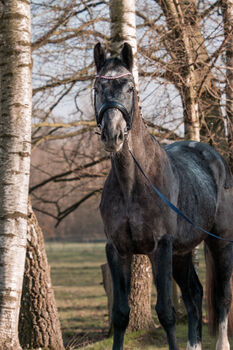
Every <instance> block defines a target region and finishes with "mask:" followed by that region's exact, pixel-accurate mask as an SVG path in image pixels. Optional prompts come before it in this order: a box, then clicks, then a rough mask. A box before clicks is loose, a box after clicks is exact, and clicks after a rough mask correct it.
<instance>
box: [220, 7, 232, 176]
mask: <svg viewBox="0 0 233 350" xmlns="http://www.w3.org/2000/svg"><path fill="white" fill-rule="evenodd" d="M222 13H223V23H224V35H225V39H226V48H225V52H226V115H227V129H228V130H227V131H228V145H229V157H228V160H229V165H230V168H231V171H232V173H233V0H223V1H222Z"/></svg>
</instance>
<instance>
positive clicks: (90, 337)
mask: <svg viewBox="0 0 233 350" xmlns="http://www.w3.org/2000/svg"><path fill="white" fill-rule="evenodd" d="M46 249H47V254H48V260H49V264H50V266H51V276H52V282H53V286H54V290H55V297H56V302H57V306H58V311H59V316H60V321H61V328H62V333H63V338H64V343H65V345H66V347H67V349H70V350H71V349H72V350H74V349H77V348H79V349H85V350H87V349H88V350H111V347H112V339H111V338H110V339H106V336H107V331H108V314H107V298H106V295H105V292H104V288H103V286H102V284H101V282H102V276H101V269H100V265H101V264H104V263H105V261H106V260H105V250H104V244H103V243H47V244H46ZM199 276H200V278H201V280H202V281H203V280H204V278H205V274H204V257H203V253H201V259H200V267H199ZM155 298H156V297H155V290H154V289H153V296H152V303H153V306H154V304H155ZM204 306H205V302H204ZM153 309H154V308H153ZM204 314H205V313H204ZM153 315H154V319H155V323H156V324H157V325H158V320H157V319H156V315H155V312H154V311H153ZM177 338H178V342H179V345H180V349H181V350H184V349H186V342H187V324H178V325H177ZM215 344H216V339H212V338H210V336H209V334H208V331H207V327H206V326H205V325H204V326H203V350H212V349H215ZM231 347H232V348H233V342H231ZM167 348H168V347H167V342H166V336H165V334H164V331H163V330H162V329H161V328H157V329H155V331H154V332H152V333H146V332H143V331H141V332H137V333H129V334H127V335H126V338H125V347H124V350H139V349H143V350H152V349H153V350H154V349H158V350H167Z"/></svg>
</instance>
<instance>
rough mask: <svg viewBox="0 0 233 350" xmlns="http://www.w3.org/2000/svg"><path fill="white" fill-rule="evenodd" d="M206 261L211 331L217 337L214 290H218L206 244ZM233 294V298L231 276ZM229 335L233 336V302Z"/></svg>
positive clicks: (232, 287)
mask: <svg viewBox="0 0 233 350" xmlns="http://www.w3.org/2000/svg"><path fill="white" fill-rule="evenodd" d="M204 248H205V260H206V299H207V314H208V320H209V322H208V324H209V331H210V334H211V335H216V331H217V327H218V316H217V307H216V306H217V305H216V302H215V298H214V290H217V286H216V282H215V278H214V261H213V257H212V254H211V251H210V250H209V248H208V246H207V245H206V244H205V245H204ZM231 293H232V296H233V274H232V275H231ZM228 335H229V336H233V301H232V303H231V307H230V311H229V314H228Z"/></svg>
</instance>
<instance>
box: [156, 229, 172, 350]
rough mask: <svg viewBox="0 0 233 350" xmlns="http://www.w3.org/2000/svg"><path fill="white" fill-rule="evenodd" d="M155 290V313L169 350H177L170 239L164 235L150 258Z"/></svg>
mask: <svg viewBox="0 0 233 350" xmlns="http://www.w3.org/2000/svg"><path fill="white" fill-rule="evenodd" d="M150 260H151V263H152V268H153V274H154V280H155V285H156V288H157V304H156V307H155V309H156V312H157V314H158V318H159V321H160V323H161V325H162V326H163V328H164V329H165V331H166V333H167V339H168V344H169V350H178V346H177V342H176V316H175V309H174V307H173V305H172V239H171V236H170V235H165V236H163V238H162V239H161V240H160V241H159V242H158V247H157V250H156V252H155V253H154V254H153V255H151V256H150Z"/></svg>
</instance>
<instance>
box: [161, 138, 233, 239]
mask: <svg viewBox="0 0 233 350" xmlns="http://www.w3.org/2000/svg"><path fill="white" fill-rule="evenodd" d="M165 150H166V152H167V155H168V157H169V159H170V161H171V164H172V166H173V167H174V169H175V172H176V173H177V176H178V177H179V186H180V195H179V201H178V205H179V207H180V208H181V210H183V211H184V212H185V213H187V214H188V215H190V216H191V217H192V218H193V220H194V221H196V222H198V223H199V224H200V225H201V226H204V228H207V229H209V230H215V231H216V232H218V233H220V234H221V235H223V236H226V237H229V236H230V237H231V236H232V235H233V228H232V224H231V223H230V221H229V220H230V218H232V216H233V178H232V175H231V173H230V170H229V167H228V166H227V163H226V162H225V160H224V159H223V158H222V156H221V155H220V154H219V153H218V152H217V151H216V150H214V149H213V148H212V147H210V146H209V145H207V144H204V143H201V142H194V141H182V142H175V143H173V144H171V145H168V146H165Z"/></svg>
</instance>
